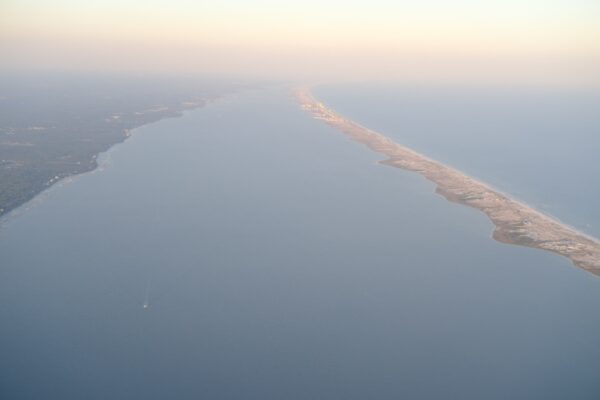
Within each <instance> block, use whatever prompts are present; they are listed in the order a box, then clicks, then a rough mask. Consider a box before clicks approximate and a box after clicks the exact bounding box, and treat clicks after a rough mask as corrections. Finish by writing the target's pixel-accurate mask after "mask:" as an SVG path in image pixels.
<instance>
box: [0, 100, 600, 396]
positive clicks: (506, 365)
mask: <svg viewBox="0 0 600 400" xmlns="http://www.w3.org/2000/svg"><path fill="white" fill-rule="evenodd" d="M101 158H102V161H103V168H102V169H100V170H97V171H96V172H94V173H90V174H85V175H82V176H80V177H78V178H76V179H75V180H74V181H73V182H71V183H68V184H64V185H62V186H59V187H55V188H53V189H51V190H50V191H49V192H47V193H46V194H45V195H44V196H43V197H42V198H41V200H39V201H37V202H35V204H32V205H29V206H28V207H27V209H25V208H24V209H22V210H21V212H19V213H17V215H15V216H13V217H12V218H9V219H7V220H5V221H3V223H2V226H1V228H0V321H2V329H1V331H0V339H1V340H0V355H1V357H0V398H2V399H39V398H47V399H82V398H85V399H108V398H110V399H165V398H177V399H198V398H203V399H261V400H262V399H318V398H322V399H366V398H377V399H398V398H406V399H435V398H460V399H507V398H510V399H528V400H531V399H544V400H547V399H565V398H573V399H575V398H576V399H590V400H591V399H597V398H598V396H599V395H600V381H599V380H598V377H597V371H598V370H600V344H599V342H598V337H600V318H599V317H598V313H597V304H600V279H598V278H597V277H594V276H593V275H591V274H589V273H586V272H585V271H582V270H579V269H577V268H574V267H572V266H571V265H570V264H569V262H568V261H566V260H565V259H563V258H561V257H558V256H555V255H552V254H549V253H545V252H541V251H537V250H533V249H527V248H521V247H516V246H507V245H502V244H499V243H497V242H495V241H493V240H491V239H490V237H489V236H490V232H491V229H492V227H491V225H490V223H489V221H488V220H487V219H486V218H485V217H484V216H483V215H482V214H480V213H478V212H477V211H476V210H472V209H469V208H466V207H462V206H459V205H456V204H451V203H448V202H447V201H445V200H444V199H443V198H441V197H440V196H436V195H434V194H433V186H432V185H431V184H430V183H429V182H427V181H425V180H424V179H422V178H420V177H419V176H417V175H415V174H411V173H407V172H404V171H401V170H398V169H394V168H389V167H385V166H381V165H378V164H377V163H376V161H377V160H379V159H380V157H379V156H378V155H377V154H375V153H373V152H371V151H369V150H368V149H365V148H364V147H363V146H361V145H359V144H357V143H354V142H352V141H350V140H349V139H347V138H346V137H345V136H343V135H341V134H340V133H339V132H337V131H336V130H335V129H333V128H330V127H328V126H327V125H325V124H323V123H322V122H320V121H317V120H313V119H311V118H310V116H309V115H308V114H306V113H304V112H303V111H301V110H300V109H299V107H298V105H297V104H296V103H295V101H294V99H293V98H292V97H291V95H290V93H289V92H288V91H287V89H283V88H277V89H269V90H261V91H248V92H244V93H241V94H239V95H235V96H229V97H226V98H224V99H223V100H221V101H219V102H216V103H212V104H210V105H208V106H206V107H205V108H202V109H198V110H195V111H193V112H189V113H186V114H185V115H184V116H183V117H181V118H177V119H168V120H163V121H160V122H158V123H156V124H152V125H148V126H145V127H142V128H139V129H136V130H135V131H134V135H133V137H131V138H130V139H128V140H127V141H126V142H124V143H122V144H119V145H117V146H115V147H113V148H112V149H111V150H110V151H109V152H108V153H106V154H104V155H103V156H102V157H101ZM144 305H147V307H146V308H144Z"/></svg>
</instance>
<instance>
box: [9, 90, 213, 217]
mask: <svg viewBox="0 0 600 400" xmlns="http://www.w3.org/2000/svg"><path fill="white" fill-rule="evenodd" d="M220 99H221V96H218V97H214V98H207V99H202V100H201V101H196V102H186V104H182V105H181V108H178V109H173V110H171V109H167V110H165V111H168V112H167V113H165V115H163V116H160V117H159V118H158V119H154V120H150V121H146V122H144V123H141V124H140V125H136V126H133V127H130V128H126V129H123V135H122V136H121V137H120V140H118V141H115V142H113V143H112V144H111V145H110V146H108V148H106V149H104V150H102V151H99V152H97V153H94V154H93V155H92V157H91V159H90V160H89V164H88V165H87V166H88V168H87V169H85V170H83V171H80V172H75V173H70V174H65V175H63V176H60V177H59V178H58V179H55V180H53V181H52V182H51V183H50V184H49V185H46V186H44V187H43V188H41V190H38V191H37V192H35V193H33V194H32V195H31V197H29V198H28V199H27V200H25V201H23V202H21V203H20V204H18V205H17V206H15V207H12V208H10V209H8V210H3V212H1V213H0V229H1V228H2V226H3V225H5V224H6V223H8V222H9V221H10V220H11V219H13V218H16V217H18V216H19V215H20V214H21V213H22V212H25V211H27V210H29V209H30V207H32V206H35V205H36V204H37V202H38V201H43V196H44V194H46V193H49V192H50V191H51V190H53V189H55V188H59V187H61V186H62V185H65V184H68V183H71V182H73V181H74V180H75V179H78V178H79V177H81V176H83V175H86V174H91V173H94V172H97V171H101V170H103V169H104V167H105V166H106V160H99V159H100V158H101V156H102V155H105V154H107V153H109V152H110V151H111V150H112V149H113V148H115V147H116V146H118V145H120V144H123V143H125V141H127V140H128V139H129V138H131V137H132V136H133V135H134V132H133V131H134V130H136V129H138V128H141V127H144V126H147V125H152V124H154V123H157V122H160V121H163V120H166V119H170V118H180V117H182V116H184V115H185V113H187V112H191V111H194V110H197V109H199V108H203V107H205V106H207V105H209V104H211V103H213V102H215V101H218V100H220ZM99 161H100V162H99Z"/></svg>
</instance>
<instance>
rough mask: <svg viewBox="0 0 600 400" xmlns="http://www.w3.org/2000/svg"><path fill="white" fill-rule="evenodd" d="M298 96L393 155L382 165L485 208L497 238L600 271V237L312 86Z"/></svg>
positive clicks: (320, 115) (322, 116)
mask: <svg viewBox="0 0 600 400" xmlns="http://www.w3.org/2000/svg"><path fill="white" fill-rule="evenodd" d="M295 95H296V98H297V100H298V102H299V103H300V105H301V107H302V108H303V109H304V110H305V111H307V112H309V113H310V114H311V115H312V117H313V118H315V119H318V120H322V121H323V122H325V123H327V124H328V125H330V126H332V127H334V128H336V129H338V130H340V131H342V132H343V133H344V134H346V135H347V136H349V137H351V138H352V139H353V140H355V141H357V142H359V143H362V144H364V145H365V146H367V147H368V148H370V149H371V150H373V151H375V152H377V153H380V154H383V155H385V156H386V157H388V158H387V159H385V160H381V161H379V163H380V164H382V165H388V166H391V167H395V168H400V169H404V170H408V171H412V172H416V173H418V174H419V175H421V176H423V177H424V178H425V179H427V180H429V181H431V182H432V183H434V184H435V185H436V188H435V193H437V194H439V195H441V196H443V197H444V198H445V199H446V200H447V201H450V202H453V203H458V204H462V205H465V206H469V207H472V208H475V209H477V210H479V211H481V212H483V213H484V214H485V215H486V216H487V217H488V218H489V219H490V221H491V222H492V224H493V225H494V230H493V233H492V238H493V239H494V240H496V241H498V242H500V243H506V244H512V245H518V246H524V247H531V248H536V249H541V250H546V251H550V252H553V253H555V254H559V255H561V256H563V257H566V258H568V259H569V260H570V261H571V262H572V263H573V264H574V265H575V266H577V267H579V268H581V269H584V270H586V271H588V272H590V273H592V274H594V275H597V276H600V240H598V239H597V238H594V237H592V236H590V235H588V234H586V233H583V232H580V231H578V230H577V229H575V228H573V227H571V226H569V225H568V224H565V223H563V222H561V221H559V220H558V219H556V218H553V217H551V216H548V215H545V214H544V213H542V212H541V211H539V210H536V209H534V208H533V207H530V206H528V205H527V204H525V203H523V202H521V201H519V200H515V199H513V198H511V197H510V196H509V195H507V194H504V193H502V192H500V191H499V190H496V189H494V188H492V187H490V186H489V185H487V184H486V183H484V182H481V181H478V180H476V179H474V178H471V177H470V176H468V175H466V174H464V173H462V172H460V171H459V170H457V169H455V168H452V167H450V166H447V165H445V164H443V163H440V162H438V161H435V160H433V159H431V158H429V157H427V156H425V155H422V154H420V153H418V152H416V151H414V150H412V149H410V148H408V147H405V146H402V145H400V144H398V143H395V142H394V141H393V140H391V139H390V138H388V137H387V136H384V135H382V134H381V133H378V132H375V131H372V130H370V129H368V128H366V127H364V126H362V125H360V124H357V123H355V122H354V121H352V120H349V119H346V118H344V117H343V116H341V115H339V114H338V113H336V112H335V111H333V110H332V109H330V108H328V107H327V106H325V105H324V104H323V103H321V102H320V101H318V100H317V99H316V98H315V97H314V96H313V95H312V93H311V91H310V88H309V87H299V88H296V89H295Z"/></svg>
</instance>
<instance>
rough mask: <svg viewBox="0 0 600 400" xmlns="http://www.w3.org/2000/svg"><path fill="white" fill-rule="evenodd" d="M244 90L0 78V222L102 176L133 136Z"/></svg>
mask: <svg viewBox="0 0 600 400" xmlns="http://www.w3.org/2000/svg"><path fill="white" fill-rule="evenodd" d="M242 87H244V85H242V84H233V83H218V84H216V83H214V82H208V83H207V82H196V81H190V80H187V81H186V80H174V79H159V78H156V77H152V78H137V77H132V76H105V75H91V76H74V77H73V76H70V75H69V76H63V75H60V76H57V75H49V76H38V75H35V76H27V75H26V76H21V75H17V76H8V77H7V76H2V77H0V216H2V215H3V214H6V213H8V212H10V211H11V210H13V209H15V208H17V207H19V206H20V205H22V204H24V203H26V202H27V201H29V200H31V199H32V198H34V197H35V196H36V195H37V194H39V193H40V192H42V191H43V190H45V189H47V188H49V187H50V186H52V185H54V184H56V183H57V182H59V181H60V180H62V179H63V178H66V177H68V176H72V175H77V174H81V173H84V172H88V171H91V170H93V169H95V168H96V167H97V161H96V157H97V155H98V154H99V153H101V152H104V151H106V150H108V149H109V148H110V147H111V146H113V145H115V144H117V143H119V142H122V141H123V140H125V139H126V138H127V137H129V135H130V132H131V130H132V129H134V128H137V127H140V126H142V125H146V124H149V123H152V122H156V121H158V120H161V119H163V118H169V117H177V116H180V115H181V114H182V112H183V111H185V110H190V109H193V108H196V107H201V106H203V105H204V104H206V103H207V102H208V101H211V100H213V99H215V98H217V97H219V96H221V95H223V94H227V93H231V92H234V91H237V90H239V89H240V88H242Z"/></svg>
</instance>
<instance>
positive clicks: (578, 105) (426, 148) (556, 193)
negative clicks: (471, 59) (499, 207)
mask: <svg viewBox="0 0 600 400" xmlns="http://www.w3.org/2000/svg"><path fill="white" fill-rule="evenodd" d="M316 92H317V94H318V97H319V98H320V99H322V100H323V101H325V102H326V103H328V104H330V105H332V106H333V107H334V108H335V109H337V110H339V111H340V112H342V113H343V114H345V115H348V116H350V117H351V118H353V119H355V120H357V121H359V122H361V123H362V124H364V125H366V126H368V127H370V128H373V129H376V130H378V131H380V132H382V133H384V134H386V135H388V136H390V137H393V138H394V139H396V140H397V141H398V142H399V143H403V144H406V145H408V146H410V147H412V148H414V149H417V150H418V151H421V152H423V153H424V154H427V155H429V156H431V157H432V158H435V159H437V160H441V161H443V162H445V163H447V164H449V165H452V166H455V167H457V168H459V169H461V170H462V171H465V172H467V173H468V174H469V175H471V176H475V177H478V178H480V179H482V180H484V181H486V182H489V183H491V184H492V185H494V186H496V187H497V188H499V189H501V190H502V191H505V192H507V193H509V194H511V195H513V196H515V197H517V198H520V199H522V200H525V201H526V202H528V203H530V204H532V205H534V206H535V207H536V208H539V209H541V210H543V211H545V212H546V213H549V214H551V215H554V216H556V217H558V218H560V219H562V220H564V221H565V222H567V223H569V224H571V225H574V226H576V227H577V228H579V229H581V230H583V231H586V232H588V233H591V234H593V235H595V236H596V237H600V207H598V204H600V179H599V177H600V162H598V154H599V153H600V135H599V134H598V133H600V118H598V113H599V112H600V91H598V90H592V89H573V88H539V87H537V88H533V87H504V88H497V87H496V88H493V87H488V88H464V87H461V88H459V87H441V88H440V87H406V86H404V87H403V86H399V85H385V86H384V85H372V84H371V85H366V84H354V85H329V86H321V87H319V88H317V91H316Z"/></svg>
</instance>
